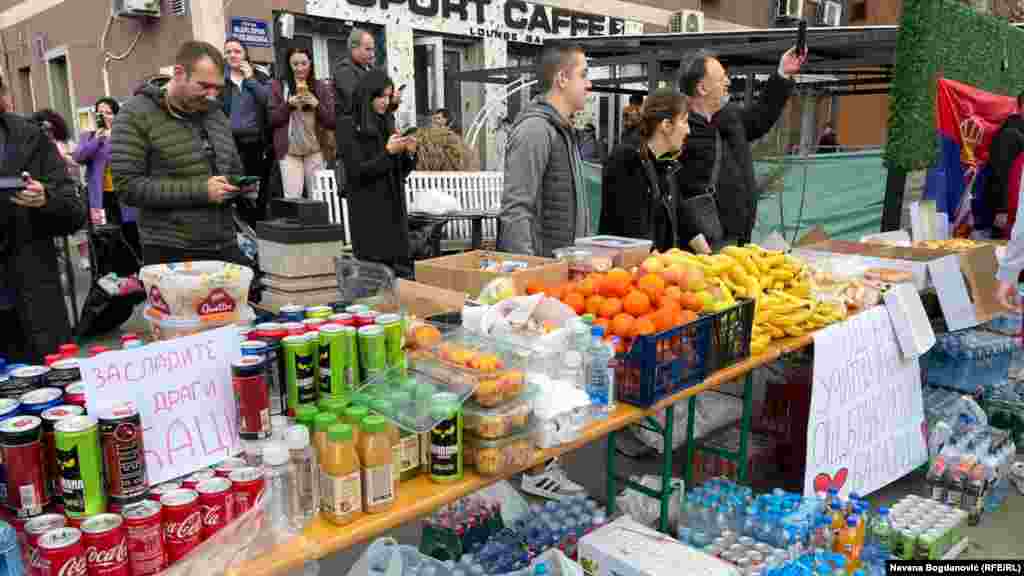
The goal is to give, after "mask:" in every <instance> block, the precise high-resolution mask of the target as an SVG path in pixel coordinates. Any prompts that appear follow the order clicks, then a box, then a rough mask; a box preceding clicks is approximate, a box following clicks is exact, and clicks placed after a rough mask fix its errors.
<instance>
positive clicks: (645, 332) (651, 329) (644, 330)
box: [634, 318, 658, 336]
mask: <svg viewBox="0 0 1024 576" xmlns="http://www.w3.org/2000/svg"><path fill="white" fill-rule="evenodd" d="M634 328H635V333H636V335H637V336H650V335H651V334H657V332H658V327H657V326H655V325H654V321H652V320H651V319H650V318H641V319H639V320H637V321H636V324H635V325H634Z"/></svg>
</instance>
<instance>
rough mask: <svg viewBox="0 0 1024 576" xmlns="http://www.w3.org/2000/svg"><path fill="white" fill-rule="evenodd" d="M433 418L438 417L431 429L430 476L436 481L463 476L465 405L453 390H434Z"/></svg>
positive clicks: (447, 480)
mask: <svg viewBox="0 0 1024 576" xmlns="http://www.w3.org/2000/svg"><path fill="white" fill-rule="evenodd" d="M430 416H431V419H433V420H436V421H438V422H437V424H436V425H435V426H434V428H433V429H431V431H430V479H431V480H433V481H434V482H441V483H446V482H457V481H459V480H462V460H463V445H462V405H461V404H459V397H458V396H456V395H455V394H452V393H451V392H441V393H438V394H434V397H433V399H432V400H431V408H430Z"/></svg>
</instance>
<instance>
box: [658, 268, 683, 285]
mask: <svg viewBox="0 0 1024 576" xmlns="http://www.w3.org/2000/svg"><path fill="white" fill-rule="evenodd" d="M685 274H686V269H685V268H684V267H683V266H680V265H679V264H672V265H670V266H668V267H666V268H665V271H664V272H662V273H661V277H662V278H663V279H664V280H665V282H666V283H667V284H676V285H678V284H680V283H682V282H683V279H684V277H685Z"/></svg>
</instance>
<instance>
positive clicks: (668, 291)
mask: <svg viewBox="0 0 1024 576" xmlns="http://www.w3.org/2000/svg"><path fill="white" fill-rule="evenodd" d="M662 296H664V297H665V298H671V299H672V300H675V301H676V302H679V301H680V300H682V298H683V291H682V289H680V288H679V286H673V285H670V286H667V287H666V288H665V293H664V294H663V295H662Z"/></svg>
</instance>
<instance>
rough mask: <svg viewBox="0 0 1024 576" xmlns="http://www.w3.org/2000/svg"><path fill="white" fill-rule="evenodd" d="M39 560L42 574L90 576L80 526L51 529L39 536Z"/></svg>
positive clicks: (50, 575) (52, 575)
mask: <svg viewBox="0 0 1024 576" xmlns="http://www.w3.org/2000/svg"><path fill="white" fill-rule="evenodd" d="M38 546H39V561H40V564H42V566H43V568H42V570H41V571H40V572H39V573H40V574H41V575H42V576H88V575H89V569H88V567H87V565H86V562H85V549H84V548H83V547H82V533H81V532H80V531H79V530H78V528H71V527H64V528H56V529H54V530H50V531H49V532H47V533H45V534H43V535H42V536H40V537H39V543H38Z"/></svg>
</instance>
